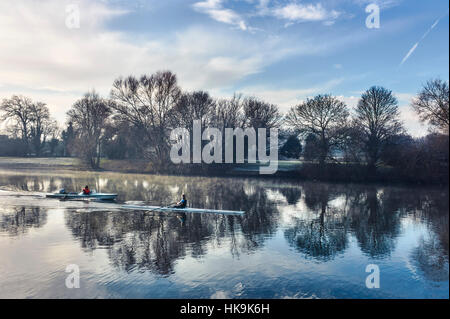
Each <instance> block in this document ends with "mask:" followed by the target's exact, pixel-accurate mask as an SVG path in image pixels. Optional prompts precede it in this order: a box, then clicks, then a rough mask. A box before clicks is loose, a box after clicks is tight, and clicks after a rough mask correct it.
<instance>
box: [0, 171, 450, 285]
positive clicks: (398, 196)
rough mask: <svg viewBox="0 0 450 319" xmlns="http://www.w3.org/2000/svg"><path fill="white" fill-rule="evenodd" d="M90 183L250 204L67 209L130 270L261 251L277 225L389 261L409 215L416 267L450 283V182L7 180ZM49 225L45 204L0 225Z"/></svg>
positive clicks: (1, 219) (133, 195) (159, 199)
mask: <svg viewBox="0 0 450 319" xmlns="http://www.w3.org/2000/svg"><path fill="white" fill-rule="evenodd" d="M85 184H89V185H92V186H91V188H93V189H97V190H98V191H103V192H114V193H118V194H120V201H140V202H142V203H143V204H144V203H146V204H150V205H167V204H168V203H171V202H174V201H176V200H178V199H179V196H180V194H181V193H182V192H185V193H186V194H187V196H188V202H189V206H191V207H205V208H211V209H229V210H244V211H246V213H245V215H243V216H223V215H211V214H184V215H180V214H174V213H172V214H170V213H167V214H162V213H152V212H133V211H131V212H121V211H105V212H82V213H79V212H75V211H73V210H67V211H66V213H65V222H66V225H67V227H68V228H69V229H70V231H71V232H72V234H73V236H75V237H76V238H77V239H78V240H79V241H80V243H81V246H82V247H83V248H85V249H87V250H92V249H97V248H99V247H103V248H107V249H108V254H109V258H110V259H111V261H112V263H113V264H114V265H115V266H116V267H118V268H120V269H124V270H126V271H133V270H134V269H138V270H141V271H146V270H148V271H151V272H153V273H156V274H159V275H162V276H167V275H170V274H171V273H173V272H174V267H175V264H176V261H177V260H178V259H181V258H185V257H186V256H192V257H193V258H202V257H203V256H205V255H207V254H208V250H210V249H215V248H217V247H226V248H228V249H229V252H230V254H231V255H232V256H233V257H234V258H239V257H240V256H241V255H242V254H253V253H255V252H256V251H258V250H260V249H261V248H262V247H264V245H265V243H266V242H267V240H269V239H270V238H272V237H273V236H274V235H275V234H276V233H277V231H279V230H282V231H283V234H284V238H285V239H286V241H287V242H288V243H289V244H290V245H291V246H292V247H294V248H295V249H296V251H298V252H299V253H300V254H302V255H303V256H306V257H307V258H311V259H314V260H317V261H329V260H332V259H334V258H335V257H336V256H337V255H339V254H342V253H343V252H345V251H346V249H347V248H348V246H349V239H350V238H355V239H356V241H357V244H358V246H359V248H360V250H361V251H362V252H363V253H364V254H366V255H367V256H369V257H370V258H375V259H383V258H387V257H388V256H390V255H391V254H392V252H393V251H394V249H395V248H396V247H397V241H398V238H399V236H400V235H401V233H402V223H403V222H404V221H405V220H407V221H408V222H413V223H417V224H420V225H421V226H423V227H425V228H426V232H427V234H428V236H426V237H424V238H423V239H422V240H420V241H419V243H418V244H416V245H417V246H416V248H415V249H414V250H413V251H412V252H411V254H410V261H411V264H412V265H414V266H415V267H416V268H417V269H418V271H422V272H424V273H425V275H426V276H427V277H428V278H430V280H445V278H447V280H448V247H449V235H448V211H449V209H448V188H446V189H437V188H431V187H427V188H406V187H379V186H373V185H372V186H370V185H343V184H328V183H313V182H302V183H300V184H296V183H289V182H286V181H283V182H280V181H275V180H270V181H267V180H263V179H234V178H230V179H226V178H202V177H174V176H145V175H132V174H130V175H121V174H111V173H104V174H102V175H101V176H100V174H91V173H80V174H77V175H76V176H73V175H71V174H67V175H64V174H61V175H60V176H59V177H53V176H45V175H39V176H29V175H28V174H27V175H20V174H15V175H9V176H8V175H1V176H0V185H7V188H10V189H17V190H27V191H41V192H50V191H55V190H57V189H58V188H59V187H62V186H64V187H65V188H66V189H68V190H70V191H72V190H77V189H80V188H81V187H82V186H84V185H85ZM271 194H277V195H276V196H275V197H276V198H273V197H274V196H272V195H271ZM283 199H284V200H283ZM286 210H287V211H289V212H291V213H292V214H291V215H290V220H289V223H287V224H282V223H281V221H282V220H283V214H285V211H286ZM45 222H46V212H45V211H42V210H39V209H38V208H20V209H16V210H14V211H6V212H5V211H4V212H2V214H1V215H0V231H3V232H7V233H9V234H12V235H17V234H19V233H21V232H26V231H27V229H28V228H29V227H41V226H42V225H43V224H45Z"/></svg>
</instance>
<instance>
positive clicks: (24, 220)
mask: <svg viewBox="0 0 450 319" xmlns="http://www.w3.org/2000/svg"><path fill="white" fill-rule="evenodd" d="M46 222H47V211H46V210H43V209H41V208H39V207H14V208H6V209H5V210H2V211H1V214H0V232H5V233H7V234H8V235H9V236H18V235H20V234H25V233H27V232H28V230H29V229H30V228H40V227H42V226H44V225H45V223H46Z"/></svg>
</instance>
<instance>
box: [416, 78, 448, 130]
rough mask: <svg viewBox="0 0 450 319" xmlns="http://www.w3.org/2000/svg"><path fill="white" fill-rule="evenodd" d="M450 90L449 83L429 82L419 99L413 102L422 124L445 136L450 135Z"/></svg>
mask: <svg viewBox="0 0 450 319" xmlns="http://www.w3.org/2000/svg"><path fill="white" fill-rule="evenodd" d="M448 99H449V89H448V83H447V82H444V81H442V80H440V79H435V80H430V81H428V82H427V83H426V84H425V86H424V87H423V88H422V90H421V91H420V92H419V94H418V95H417V97H416V98H415V99H413V101H412V108H413V109H414V111H416V113H417V114H418V115H419V117H420V120H421V121H422V122H428V123H429V124H430V125H431V126H432V127H435V128H436V129H438V130H440V131H441V132H443V133H444V134H447V135H448V133H449V106H448Z"/></svg>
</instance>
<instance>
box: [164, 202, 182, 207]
mask: <svg viewBox="0 0 450 319" xmlns="http://www.w3.org/2000/svg"><path fill="white" fill-rule="evenodd" d="M175 204H178V202H174V203H170V204H168V205H166V206H164V207H161V208H170V206H171V205H175Z"/></svg>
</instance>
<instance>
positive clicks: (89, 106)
mask: <svg viewBox="0 0 450 319" xmlns="http://www.w3.org/2000/svg"><path fill="white" fill-rule="evenodd" d="M111 105H112V103H111V102H110V101H109V100H106V99H103V98H101V97H100V96H99V95H98V94H97V93H96V92H95V91H92V92H89V93H86V94H85V96H84V97H83V98H82V99H80V100H78V101H76V102H75V104H74V105H73V106H72V108H71V109H70V110H69V111H68V112H67V116H68V121H69V122H71V123H73V128H74V131H75V136H76V138H75V143H76V145H77V149H78V150H77V152H78V153H79V155H81V156H82V157H83V158H84V159H85V160H86V161H87V162H88V163H89V164H90V165H91V167H92V168H99V167H100V156H101V150H100V145H101V138H102V135H103V132H104V129H105V125H106V122H107V120H108V117H109V116H110V115H111Z"/></svg>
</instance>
